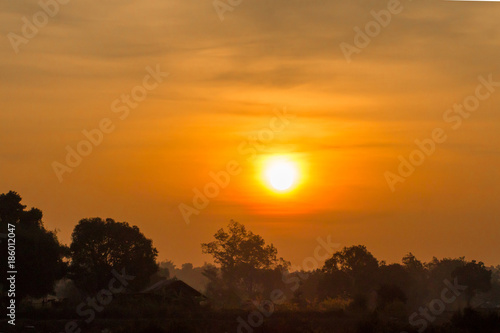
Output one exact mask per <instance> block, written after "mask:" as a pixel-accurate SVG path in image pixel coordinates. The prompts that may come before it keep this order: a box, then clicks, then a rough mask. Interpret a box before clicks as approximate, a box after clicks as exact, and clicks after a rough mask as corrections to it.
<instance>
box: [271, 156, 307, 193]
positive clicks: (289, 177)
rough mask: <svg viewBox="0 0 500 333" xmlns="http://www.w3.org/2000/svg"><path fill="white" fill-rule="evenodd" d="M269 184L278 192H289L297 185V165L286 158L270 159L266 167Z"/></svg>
mask: <svg viewBox="0 0 500 333" xmlns="http://www.w3.org/2000/svg"><path fill="white" fill-rule="evenodd" d="M264 177H265V179H266V181H267V183H268V184H269V185H270V186H271V187H272V188H273V189H274V190H276V191H278V192H287V191H289V190H291V189H292V188H293V187H295V185H297V182H298V179H299V171H298V167H297V164H296V163H294V162H293V161H291V160H289V159H287V158H284V157H275V158H271V159H269V161H267V162H266V164H265V167H264Z"/></svg>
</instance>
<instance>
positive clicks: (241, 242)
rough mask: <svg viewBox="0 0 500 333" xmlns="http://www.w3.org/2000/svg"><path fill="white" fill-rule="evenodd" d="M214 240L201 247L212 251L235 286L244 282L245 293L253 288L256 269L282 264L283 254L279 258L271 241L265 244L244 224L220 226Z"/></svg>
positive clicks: (265, 268) (282, 265) (224, 276)
mask: <svg viewBox="0 0 500 333" xmlns="http://www.w3.org/2000/svg"><path fill="white" fill-rule="evenodd" d="M214 237H215V240H214V241H212V242H210V243H203V244H202V245H201V246H202V251H203V253H206V254H211V255H212V256H213V257H214V261H215V262H216V263H218V264H220V265H221V271H222V274H223V278H224V279H225V280H226V281H228V282H229V283H232V284H234V285H235V286H238V285H243V286H244V288H245V290H246V292H247V296H250V295H252V294H253V293H254V292H255V287H256V279H257V277H258V276H259V272H258V271H259V270H271V269H276V268H278V269H279V268H280V267H285V266H286V263H285V262H284V261H283V259H282V258H280V259H278V257H277V253H278V251H277V249H276V248H275V247H274V245H273V244H270V245H266V244H265V241H264V239H263V238H262V237H261V236H259V235H256V234H254V233H253V232H251V231H248V230H247V229H246V228H245V226H244V225H242V224H240V223H238V222H235V221H231V222H230V223H229V225H228V231H227V232H226V231H225V230H224V229H219V230H218V231H217V232H216V233H215V235H214Z"/></svg>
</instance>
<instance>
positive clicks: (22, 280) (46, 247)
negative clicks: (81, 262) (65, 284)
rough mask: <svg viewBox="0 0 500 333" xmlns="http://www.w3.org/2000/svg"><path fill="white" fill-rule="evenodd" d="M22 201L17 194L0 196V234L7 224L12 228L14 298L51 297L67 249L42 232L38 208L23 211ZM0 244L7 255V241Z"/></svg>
mask: <svg viewBox="0 0 500 333" xmlns="http://www.w3.org/2000/svg"><path fill="white" fill-rule="evenodd" d="M21 201H22V198H21V196H20V195H19V194H17V193H16V192H13V191H10V192H8V193H6V194H0V223H1V228H2V229H1V231H0V232H2V233H4V234H7V226H8V224H9V223H10V224H12V225H14V226H15V232H14V233H15V240H16V243H15V254H16V263H15V270H16V271H17V272H18V273H17V277H16V297H17V298H18V299H22V298H23V297H25V296H32V297H42V296H45V295H47V294H48V293H51V292H52V291H53V287H54V283H55V282H56V280H58V279H60V278H62V277H63V275H64V274H65V271H66V268H67V264H66V262H65V261H64V257H65V256H66V255H67V254H68V249H67V248H66V247H65V246H63V245H61V244H60V243H59V241H58V239H57V236H56V234H55V232H52V231H48V230H47V229H45V227H44V225H43V222H42V218H43V214H42V211H41V210H39V209H37V208H31V209H30V210H26V206H25V205H22V204H21ZM1 242H2V253H7V240H6V239H2V240H1ZM5 264H7V260H5ZM2 266H3V265H2ZM6 272H7V269H6V267H2V270H1V272H0V276H1V282H0V283H2V284H3V283H4V281H6ZM3 289H5V287H4V288H3ZM7 289H8V288H7Z"/></svg>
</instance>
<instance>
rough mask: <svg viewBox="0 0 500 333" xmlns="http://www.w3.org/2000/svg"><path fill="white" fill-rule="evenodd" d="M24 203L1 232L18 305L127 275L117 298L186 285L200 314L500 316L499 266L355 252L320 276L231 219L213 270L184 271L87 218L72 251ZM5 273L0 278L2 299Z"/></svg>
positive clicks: (421, 318) (143, 242) (214, 248)
mask: <svg viewBox="0 0 500 333" xmlns="http://www.w3.org/2000/svg"><path fill="white" fill-rule="evenodd" d="M21 201H22V199H21V197H20V196H19V194H17V193H16V192H12V191H11V192H8V193H5V194H0V220H1V226H2V230H0V232H2V233H6V228H7V225H8V224H12V225H15V226H16V228H15V230H16V241H17V243H16V262H17V263H18V267H17V270H18V279H17V282H16V283H17V286H16V298H17V299H25V298H27V297H30V298H39V297H44V296H46V295H48V294H53V293H54V292H57V293H58V294H59V295H65V296H68V295H72V297H73V298H75V300H76V301H77V302H78V300H81V299H85V297H86V296H88V295H98V294H99V293H100V292H101V291H102V290H103V288H108V287H109V286H110V281H113V279H116V278H118V279H119V276H126V277H127V278H126V283H125V287H126V288H124V289H123V290H122V291H120V292H137V291H140V290H143V289H144V288H145V287H147V286H149V285H151V283H154V282H156V281H159V280H160V279H165V278H166V279H169V278H178V279H182V280H183V281H185V282H186V283H188V284H189V285H191V286H193V287H195V288H196V289H198V290H199V291H201V292H202V293H203V294H204V295H205V296H206V297H207V299H206V301H205V302H204V303H203V304H200V305H199V307H198V308H197V309H196V310H197V311H200V310H203V311H209V310H210V311H221V310H223V312H224V313H226V312H228V311H229V312H230V311H241V310H244V311H250V313H252V311H253V312H256V313H260V314H261V315H262V316H265V315H266V314H269V313H276V312H300V313H307V312H311V311H312V312H316V313H325V312H327V313H336V314H337V315H361V316H362V317H363V318H371V317H370V316H372V315H374V314H376V316H377V317H376V318H379V316H382V317H384V318H397V319H398V320H400V322H404V323H410V324H411V325H412V327H416V328H418V329H419V330H420V329H423V328H426V327H427V326H428V325H430V324H432V323H434V321H435V320H436V318H438V317H440V316H442V315H443V314H446V313H448V312H451V311H455V310H461V309H464V308H469V309H471V308H476V309H488V310H493V311H498V308H500V271H499V267H496V268H493V267H486V266H485V265H484V264H483V263H482V262H478V261H474V260H472V261H468V260H466V259H465V258H464V257H460V258H444V259H437V258H434V259H433V260H431V261H430V262H422V261H420V260H419V259H418V258H416V257H415V256H414V255H413V254H411V253H408V254H407V255H406V256H404V257H403V258H402V260H401V262H400V263H394V264H387V263H386V262H384V261H379V260H378V259H377V258H375V257H374V256H373V255H372V254H371V253H370V251H369V250H368V249H367V248H366V247H365V246H362V245H356V246H348V247H344V248H343V249H340V250H338V251H336V252H335V251H332V252H331V253H330V254H329V255H328V257H327V259H326V260H325V261H324V263H321V266H320V267H318V268H317V269H314V270H309V271H306V270H294V269H293V268H292V267H291V265H290V263H289V262H288V261H286V260H284V259H283V258H281V257H279V256H278V250H277V249H276V247H275V246H274V245H273V244H267V243H266V242H265V241H264V239H263V238H262V237H261V236H259V235H256V234H254V233H253V232H251V231H249V230H248V229H247V228H246V227H245V226H244V225H242V224H240V223H238V222H235V221H231V222H230V223H229V225H228V226H227V227H226V228H225V229H224V228H222V229H220V230H218V231H217V232H216V233H215V234H214V237H213V240H212V241H210V242H207V243H203V244H201V251H202V253H205V254H209V255H211V256H212V257H213V261H214V263H215V264H205V265H204V266H203V267H193V265H192V264H189V263H187V264H183V265H182V266H181V267H180V268H177V267H176V266H175V265H174V264H173V263H172V262H171V261H164V262H161V263H158V262H157V256H158V251H157V250H156V249H155V248H154V246H153V242H152V240H151V239H148V238H146V237H145V236H144V235H143V234H142V233H141V232H140V230H139V228H138V227H136V226H130V225H129V224H128V223H126V222H116V221H114V220H112V219H106V220H103V219H101V218H90V219H82V220H81V221H79V222H78V224H77V225H76V226H75V228H74V230H73V233H72V237H71V244H70V245H69V246H65V245H62V244H61V243H60V242H59V240H58V239H57V235H56V233H55V232H52V231H49V230H47V229H46V228H45V227H44V225H43V222H42V218H43V214H42V212H41V211H40V210H39V209H37V208H31V209H27V208H26V206H25V205H23V204H22V203H21ZM1 244H2V246H4V245H6V243H5V242H4V243H1ZM4 253H5V252H4ZM6 271H7V270H6V269H2V271H1V272H0V275H1V282H0V283H2V287H1V288H2V289H1V290H2V295H5V292H6V287H7V286H6V285H4V284H3V283H4V281H6V276H5V274H6ZM109 288H110V287H109ZM55 289H56V291H55ZM115 289H116V288H115ZM2 302H4V298H2ZM3 305H4V304H3ZM170 305H171V304H170ZM170 305H169V307H168V309H170V310H169V311H171V309H172V307H171V306H170ZM148 306H149V308H148ZM174 308H175V307H174ZM68 309H69V310H68V311H69V313H70V314H71V311H73V310H72V309H70V307H68ZM148 309H150V310H148ZM111 310H112V311H111ZM106 311H107V312H106ZM106 311H104V312H103V314H105V313H108V314H109V313H112V314H113V316H115V315H117V316H120V313H127V316H132V315H134V313H140V315H141V316H143V315H144V314H148V313H149V312H148V311H150V312H154V313H156V314H157V315H161V314H160V312H161V311H163V310H162V309H160V308H158V306H156V305H155V306H153V305H148V304H146V305H145V307H144V308H143V310H141V311H142V312H138V311H137V308H136V307H135V308H127V309H126V308H120V305H119V304H117V303H115V304H113V308H111V307H108V309H107V310H106ZM469 314H470V313H469ZM457 318H459V317H457ZM497 319H498V318H497ZM457 320H458V319H457ZM495 320H496V319H495ZM242 325H243V324H242ZM246 325H249V324H246ZM247 327H250V326H247ZM252 327H253V326H252Z"/></svg>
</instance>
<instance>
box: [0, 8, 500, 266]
mask: <svg viewBox="0 0 500 333" xmlns="http://www.w3.org/2000/svg"><path fill="white" fill-rule="evenodd" d="M37 3H38V1H34V0H30V1H23V3H20V2H16V1H4V2H2V3H1V4H0V9H1V11H0V16H1V20H0V30H1V32H2V35H3V36H4V37H5V38H3V39H2V40H1V42H0V68H1V73H2V74H1V76H0V94H1V96H0V97H1V99H0V100H1V111H0V131H1V132H0V133H1V135H0V158H1V160H0V161H1V162H0V175H1V177H0V192H2V193H3V192H7V191H9V190H15V191H17V192H19V193H20V194H21V196H22V197H23V199H24V203H25V204H27V205H29V206H35V207H38V208H40V209H42V210H43V212H44V215H45V218H44V221H45V224H46V226H47V227H48V228H50V229H55V228H57V229H58V230H60V231H59V237H60V239H61V240H62V241H63V242H65V243H68V242H69V240H70V234H71V231H72V229H73V227H74V225H75V224H76V223H77V222H78V221H79V220H80V219H82V218H85V217H95V216H99V217H103V218H107V217H110V218H114V219H116V220H119V221H128V222H129V223H131V224H135V225H138V226H139V227H140V229H141V230H142V231H143V232H144V233H145V234H146V236H148V237H150V238H152V239H153V241H154V244H155V246H156V247H157V248H158V250H159V251H160V255H159V259H161V260H164V259H171V260H173V261H174V262H175V263H177V264H181V263H183V262H192V263H194V264H195V265H198V264H202V263H203V262H204V261H209V260H210V258H209V257H208V256H204V255H202V254H201V247H200V243H202V242H206V241H209V240H210V239H211V237H212V235H213V234H214V233H215V231H216V230H217V229H218V228H220V227H222V226H225V225H227V223H228V222H229V220H230V219H234V220H237V221H239V222H241V223H243V224H245V225H246V226H248V227H249V228H250V229H251V230H253V231H254V232H256V233H258V234H261V235H262V236H263V237H264V238H265V239H266V241H268V242H272V243H274V244H275V245H276V246H277V248H278V250H279V254H280V255H281V256H283V257H284V258H285V259H288V260H291V261H292V262H293V263H295V264H298V263H300V262H302V260H303V259H304V258H306V257H309V256H311V255H313V251H314V249H315V247H316V238H317V237H326V236H328V235H331V236H332V240H333V241H334V242H337V243H340V244H341V245H342V246H346V245H353V244H364V245H366V246H367V247H368V249H369V250H371V251H372V252H373V254H374V255H375V256H376V257H377V258H379V259H385V260H387V261H388V262H393V261H399V260H400V259H401V257H402V256H403V255H404V254H406V253H407V252H409V251H411V252H413V253H414V254H415V255H417V257H420V258H422V259H423V260H429V259H431V258H432V256H437V257H445V256H452V257H457V256H462V255H465V256H466V258H467V259H479V260H483V261H485V262H486V263H487V264H497V263H500V255H499V254H498V253H500V251H499V250H500V242H499V241H498V239H499V236H500V229H499V227H498V221H499V218H500V205H498V199H499V189H500V186H499V185H500V178H499V177H498V166H499V162H500V155H499V153H500V140H499V138H500V128H499V127H500V125H499V120H500V115H499V112H498V111H499V106H500V89H499V91H498V92H494V93H492V94H491V96H490V97H489V98H488V99H486V100H484V101H481V103H480V106H479V107H478V109H477V110H476V111H475V112H474V113H473V114H472V115H471V116H470V117H469V118H467V119H464V121H463V124H462V126H461V127H460V128H459V129H457V130H453V129H452V128H451V124H450V123H447V122H445V121H444V120H443V114H444V113H445V112H446V110H447V109H449V108H451V107H453V105H454V104H456V103H462V102H463V101H464V99H465V98H466V97H467V96H469V95H473V94H474V93H475V89H476V87H477V85H478V84H479V81H478V76H480V75H482V76H483V77H487V76H488V75H489V74H491V75H492V77H493V79H494V80H495V81H499V82H500V71H499V70H498V68H499V66H498V63H499V62H498V59H500V57H499V56H500V49H499V48H498V42H499V41H500V26H499V24H498V15H499V14H500V4H498V3H475V2H467V3H465V2H446V1H414V2H408V1H402V2H401V3H402V7H403V8H404V9H403V10H402V12H401V13H399V14H396V15H394V16H393V17H392V20H391V23H390V24H389V25H388V26H387V27H384V28H382V30H381V33H380V34H379V35H377V36H376V37H374V38H373V39H372V40H371V42H370V44H369V45H368V46H367V47H366V48H364V49H362V50H361V52H360V53H359V54H353V56H352V61H351V62H350V63H347V61H346V59H345V58H344V55H343V54H342V51H341V49H340V47H339V45H340V44H341V43H342V42H346V43H350V44H353V38H354V36H355V32H354V30H353V28H354V27H356V26H358V27H362V28H363V27H364V26H365V24H366V23H368V22H370V21H371V20H373V17H372V16H371V14H370V11H372V10H375V11H380V10H383V9H386V8H387V2H385V1H381V2H377V3H374V2H372V1H366V0H359V1H349V2H340V1H339V2H333V1H299V0H295V1H289V0H286V1H285V0H273V1H271V2H269V1H243V2H242V3H241V5H239V6H236V7H235V8H234V10H233V11H232V12H226V13H225V14H224V18H225V19H224V21H222V22H221V21H220V20H219V17H218V15H217V13H216V11H215V9H214V7H213V5H212V2H211V1H205V2H193V1H172V0H151V1H143V2H140V1H134V0H129V1H105V0H90V1H87V2H85V3H83V2H77V1H69V3H68V4H66V5H61V7H60V9H59V12H58V13H57V15H55V16H54V17H51V18H50V19H49V22H48V24H47V25H46V26H44V27H42V28H40V29H39V31H38V34H36V36H34V37H33V38H31V39H29V42H28V43H25V44H21V45H20V46H19V52H18V53H16V52H15V51H14V49H13V47H12V45H11V43H10V41H9V38H8V34H9V33H16V34H18V35H20V34H21V33H22V32H21V29H22V26H23V21H22V18H23V17H27V18H28V19H31V18H32V16H33V15H34V14H35V13H37V12H39V11H40V7H39V5H38V4H37ZM148 66H149V67H150V68H152V69H154V68H156V66H159V67H160V68H161V70H162V71H164V72H168V73H169V75H168V77H165V78H164V79H163V82H161V83H159V84H158V86H157V87H156V88H154V89H151V90H149V91H148V95H147V98H145V99H144V101H142V102H140V103H138V105H137V107H135V108H129V113H128V115H127V117H125V118H124V119H120V115H122V113H121V112H114V109H113V107H112V105H113V103H114V101H115V100H116V99H119V98H121V96H122V94H130V93H131V91H132V90H133V89H134V88H135V87H137V86H138V85H139V86H141V85H142V84H143V79H144V77H145V75H147V74H148V71H147V70H146V67H148ZM151 82H153V81H151ZM119 105H120V106H123V105H124V104H123V103H121V104H119ZM115 106H116V105H115ZM283 109H286V110H287V111H288V112H289V113H290V114H292V115H293V116H294V117H293V118H292V119H290V122H289V124H288V125H287V126H286V128H284V129H283V130H282V131H280V132H278V133H275V135H274V138H273V140H271V141H270V142H269V143H267V144H266V145H265V150H263V151H260V152H259V155H258V156H257V157H256V158H255V159H253V160H249V159H248V157H249V155H245V154H241V152H239V151H238V147H239V146H240V145H241V144H242V143H244V142H251V140H252V139H251V138H255V136H256V135H258V133H259V131H262V130H263V129H265V128H267V127H269V124H270V121H271V119H272V118H273V117H275V112H276V111H277V110H283ZM105 118H108V119H110V121H111V122H112V124H113V126H114V130H113V131H111V132H110V133H108V134H105V135H104V138H103V141H102V143H101V144H99V145H98V146H96V147H93V150H92V153H91V154H90V155H88V156H86V157H84V158H83V159H82V162H81V164H80V165H79V166H77V167H76V168H74V170H73V172H71V173H65V174H64V175H63V181H62V182H59V180H58V178H57V176H56V174H55V172H54V170H53V162H54V161H57V162H60V163H64V159H65V156H66V151H65V148H66V146H68V145H69V146H70V147H73V148H74V147H76V146H77V145H78V144H79V142H81V141H82V140H84V139H85V136H84V135H83V134H82V131H83V130H92V129H94V128H97V127H98V126H99V123H100V122H101V121H102V119H105ZM435 128H443V129H444V130H445V131H446V134H447V135H448V139H447V140H446V141H445V142H444V143H442V144H439V145H438V147H437V150H436V152H435V153H434V154H432V155H431V156H429V157H428V158H427V159H426V161H425V163H424V164H423V165H422V166H419V167H418V168H416V171H415V172H414V174H413V175H411V176H410V177H408V179H407V180H406V181H405V182H404V183H402V184H401V183H400V184H397V185H396V191H395V192H394V193H393V192H392V191H391V190H390V188H389V186H388V184H387V182H386V180H385V178H384V173H385V172H386V171H390V172H396V170H397V168H398V164H399V161H398V156H399V155H402V156H404V157H408V156H409V155H410V153H411V152H412V151H413V150H414V149H415V148H416V146H415V143H414V141H415V140H416V139H419V140H422V139H425V138H429V137H431V133H432V131H433V129H435ZM249 140H250V141H249ZM273 154H288V155H289V156H292V157H293V158H294V159H296V160H297V161H298V162H299V164H300V166H301V167H302V168H303V169H302V173H301V175H302V177H303V178H302V183H301V184H300V186H298V187H297V188H296V189H295V190H294V191H293V192H290V193H289V194H286V195H276V194H273V193H272V192H270V191H269V190H268V189H266V188H265V187H264V186H263V185H262V181H261V177H260V175H261V171H262V170H261V169H260V167H259V165H260V164H259V163H260V162H261V161H262V160H263V159H265V158H266V157H268V156H270V155H273ZM232 160H235V161H238V163H239V164H240V167H241V170H242V171H241V173H240V174H238V175H235V176H233V177H231V182H230V184H229V186H228V187H227V188H225V189H223V190H222V191H221V193H220V194H219V195H218V196H216V197H215V198H214V199H212V200H211V201H210V204H209V206H208V207H207V208H206V209H204V210H202V211H201V212H200V214H199V215H198V216H193V217H192V218H191V223H190V224H189V225H188V224H186V223H185V222H184V220H183V217H182V215H181V214H180V212H179V204H181V203H185V204H190V203H191V200H192V196H193V189H194V188H202V187H203V186H204V185H205V184H206V183H207V182H210V181H211V179H210V176H209V173H210V172H218V171H219V170H222V169H224V168H225V167H226V164H227V163H228V162H229V161H232Z"/></svg>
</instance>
